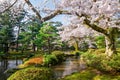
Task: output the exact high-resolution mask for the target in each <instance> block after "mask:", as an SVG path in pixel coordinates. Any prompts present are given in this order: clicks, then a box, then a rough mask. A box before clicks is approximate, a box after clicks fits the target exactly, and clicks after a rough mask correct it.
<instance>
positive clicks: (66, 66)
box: [52, 56, 86, 79]
mask: <svg viewBox="0 0 120 80" xmlns="http://www.w3.org/2000/svg"><path fill="white" fill-rule="evenodd" d="M52 69H53V72H54V76H55V78H57V79H59V78H63V77H64V76H66V75H70V74H72V73H74V72H78V71H80V70H83V69H86V65H85V64H84V63H82V62H81V61H80V57H76V56H72V57H68V58H67V59H66V61H65V62H63V63H62V64H59V65H56V66H53V67H52Z"/></svg>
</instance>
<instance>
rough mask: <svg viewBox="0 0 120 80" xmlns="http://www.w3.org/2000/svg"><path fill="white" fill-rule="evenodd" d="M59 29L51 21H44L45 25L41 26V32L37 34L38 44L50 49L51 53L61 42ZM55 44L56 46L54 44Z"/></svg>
mask: <svg viewBox="0 0 120 80" xmlns="http://www.w3.org/2000/svg"><path fill="white" fill-rule="evenodd" d="M56 32H57V29H56V27H55V26H53V25H52V24H51V23H44V24H43V27H41V29H40V31H39V34H38V35H37V39H36V45H37V46H39V47H41V48H43V49H44V50H47V49H48V53H49V54H50V53H51V51H52V49H53V47H54V46H55V45H56V40H57V44H58V43H59V41H58V39H57V36H58V34H57V33H56ZM55 39H56V40H55ZM53 45H54V46H53Z"/></svg>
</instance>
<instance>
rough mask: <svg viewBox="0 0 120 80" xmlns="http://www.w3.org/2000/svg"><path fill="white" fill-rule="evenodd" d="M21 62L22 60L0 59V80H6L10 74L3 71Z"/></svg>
mask: <svg viewBox="0 0 120 80" xmlns="http://www.w3.org/2000/svg"><path fill="white" fill-rule="evenodd" d="M19 64H22V60H1V61H0V80H6V79H7V78H8V77H9V75H10V74H7V73H5V72H6V71H7V70H8V69H12V68H16V67H17V66H18V65H19Z"/></svg>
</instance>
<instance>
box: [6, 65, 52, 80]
mask: <svg viewBox="0 0 120 80" xmlns="http://www.w3.org/2000/svg"><path fill="white" fill-rule="evenodd" d="M7 80H54V79H53V73H52V71H51V70H50V69H48V68H37V67H29V68H25V69H22V70H18V71H17V72H15V73H14V74H12V75H11V76H10V77H9V78H8V79H7Z"/></svg>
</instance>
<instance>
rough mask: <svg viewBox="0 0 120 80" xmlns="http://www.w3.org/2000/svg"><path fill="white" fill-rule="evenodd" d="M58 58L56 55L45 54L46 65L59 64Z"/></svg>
mask: <svg viewBox="0 0 120 80" xmlns="http://www.w3.org/2000/svg"><path fill="white" fill-rule="evenodd" d="M57 62H58V59H57V57H56V56H55V55H51V54H50V55H44V66H50V65H55V64H57Z"/></svg>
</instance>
